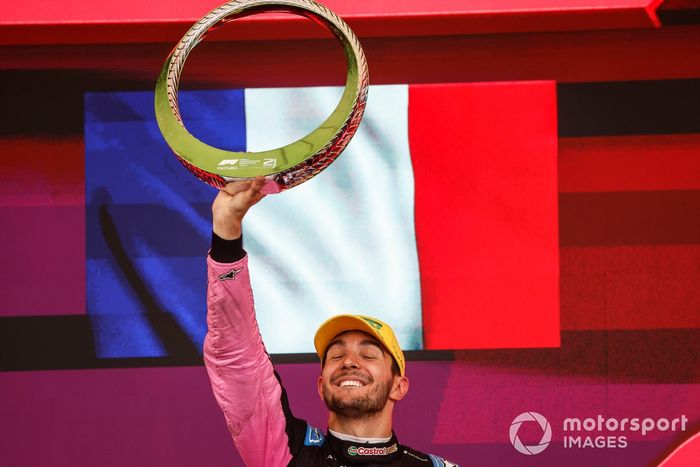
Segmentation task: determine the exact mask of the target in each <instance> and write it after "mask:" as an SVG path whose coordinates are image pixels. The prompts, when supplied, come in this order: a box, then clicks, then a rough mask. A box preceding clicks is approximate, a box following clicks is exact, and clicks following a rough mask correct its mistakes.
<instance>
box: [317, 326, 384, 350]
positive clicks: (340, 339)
mask: <svg viewBox="0 0 700 467" xmlns="http://www.w3.org/2000/svg"><path fill="white" fill-rule="evenodd" d="M352 335H358V336H359V337H360V338H361V339H362V340H363V342H362V343H367V344H374V345H378V346H379V347H380V348H382V349H384V346H383V345H382V343H381V342H379V339H377V338H376V337H374V336H373V335H371V334H368V333H366V332H364V331H358V330H354V329H353V330H350V331H343V332H341V333H340V334H338V335H337V336H335V337H334V338H333V339H331V342H330V343H329V344H328V348H330V347H331V346H332V345H345V344H346V342H347V341H348V340H349V339H351V338H352Z"/></svg>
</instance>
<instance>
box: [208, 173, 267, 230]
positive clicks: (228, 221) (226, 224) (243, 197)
mask: <svg viewBox="0 0 700 467" xmlns="http://www.w3.org/2000/svg"><path fill="white" fill-rule="evenodd" d="M264 184H265V177H257V178H255V179H254V180H245V181H240V182H231V183H229V184H227V185H226V186H225V187H224V188H223V189H222V190H221V191H219V194H218V195H216V198H215V199H214V204H212V206H211V211H212V215H213V219H214V226H213V229H214V233H215V234H216V235H218V236H219V237H221V238H223V239H224V240H235V239H236V238H238V237H240V236H241V223H242V222H243V216H245V213H246V212H248V209H250V207H251V206H253V205H254V204H255V203H257V202H258V201H260V200H261V199H263V198H264V197H265V195H264V194H262V193H260V189H261V188H262V187H263V185H264Z"/></svg>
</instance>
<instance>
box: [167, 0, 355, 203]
mask: <svg viewBox="0 0 700 467" xmlns="http://www.w3.org/2000/svg"><path fill="white" fill-rule="evenodd" d="M267 11H284V12H288V13H293V14H297V15H301V16H306V17H308V18H310V19H312V20H314V21H315V22H317V23H320V24H322V25H324V26H325V27H327V28H328V29H329V30H330V31H331V32H332V33H333V35H335V37H336V38H337V39H338V40H339V41H340V43H341V44H342V46H343V49H344V51H345V58H346V61H347V79H346V82H345V90H344V92H343V95H342V97H341V98H340V102H339V103H338V105H337V106H336V108H335V110H333V112H332V113H331V115H330V116H329V117H328V118H327V119H326V120H325V121H324V122H323V123H322V124H321V125H320V126H319V127H318V128H317V129H315V130H314V131H312V132H311V133H309V134H308V135H306V136H304V137H303V138H301V139H300V140H298V141H294V142H293V143H291V144H288V145H287V146H284V147H281V148H277V149H271V150H269V151H261V152H234V151H226V150H224V149H219V148H216V147H213V146H209V145H207V144H206V143H204V142H202V141H200V140H198V139H197V138H195V137H194V136H192V135H191V134H190V133H189V132H188V131H187V128H185V125H184V123H183V121H182V117H181V116H180V109H179V104H178V86H179V82H180V76H181V74H182V69H183V67H184V65H185V60H186V59H187V56H188V55H189V53H190V52H191V51H192V49H193V48H194V47H195V46H196V45H197V44H198V43H199V42H201V40H202V39H203V38H204V36H205V35H206V34H207V32H209V31H211V30H212V29H213V28H214V27H216V26H217V25H219V24H221V23H223V22H228V21H231V20H232V19H234V18H237V17H241V16H248V15H251V14H256V13H261V12H267ZM368 83H369V77H368V71H367V62H366V60H365V55H364V52H363V51H362V47H360V42H359V41H358V39H357V37H356V36H355V34H353V32H352V31H351V30H350V28H349V27H348V25H347V24H345V22H344V21H343V20H342V19H340V18H339V17H338V16H337V15H336V14H335V13H333V12H332V11H330V10H329V9H328V8H326V7H324V6H323V5H320V4H318V3H316V2H314V1H312V0H236V1H232V2H228V3H225V4H223V5H221V6H220V7H218V8H216V9H215V10H213V11H211V12H210V13H209V14H207V15H206V16H205V17H204V18H202V19H200V20H199V21H197V23H195V25H194V26H192V27H191V28H190V30H189V31H187V34H185V36H184V37H183V38H182V39H181V40H180V42H179V43H178V44H177V45H176V46H175V48H174V49H173V51H172V52H171V53H170V55H169V56H168V58H167V59H166V60H165V64H164V65H163V68H162V70H161V72H160V76H159V77H158V81H157V82H156V92H155V112H156V119H157V121H158V126H159V127H160V131H161V133H162V134H163V137H164V138H165V141H166V142H167V143H168V145H169V146H170V148H171V149H172V150H173V152H174V153H175V155H176V156H177V157H178V159H179V160H180V162H182V164H183V165H184V166H185V167H186V168H187V169H188V170H189V171H190V172H192V173H193V174H194V175H195V176H197V178H199V179H200V180H202V181H204V182H206V183H208V184H210V185H212V186H214V187H217V188H222V187H223V186H224V185H226V183H228V182H231V181H236V180H245V179H250V178H254V177H257V176H264V177H265V178H266V179H267V181H266V183H265V186H264V187H263V190H262V191H263V192H264V193H279V192H280V191H283V190H286V189H288V188H292V187H294V186H296V185H299V184H300V183H303V182H305V181H306V180H308V179H310V178H311V177H313V176H314V175H316V174H318V173H319V172H321V171H322V170H323V169H325V168H326V167H328V165H330V164H331V162H333V161H334V160H335V159H336V158H337V157H338V156H339V155H340V153H341V152H342V151H343V149H345V146H346V145H347V144H348V142H349V141H350V139H351V138H352V137H353V135H354V134H355V132H356V131H357V127H358V126H359V124H360V120H361V119H362V114H363V113H364V110H365V105H366V102H367V88H368Z"/></svg>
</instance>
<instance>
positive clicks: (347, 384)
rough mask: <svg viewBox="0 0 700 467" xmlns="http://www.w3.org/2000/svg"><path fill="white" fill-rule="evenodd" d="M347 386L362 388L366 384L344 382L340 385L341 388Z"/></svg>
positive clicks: (350, 381)
mask: <svg viewBox="0 0 700 467" xmlns="http://www.w3.org/2000/svg"><path fill="white" fill-rule="evenodd" d="M346 386H354V387H357V388H361V387H362V386H364V384H362V383H361V382H359V381H354V380H348V381H343V382H342V383H340V387H341V388H344V387H346Z"/></svg>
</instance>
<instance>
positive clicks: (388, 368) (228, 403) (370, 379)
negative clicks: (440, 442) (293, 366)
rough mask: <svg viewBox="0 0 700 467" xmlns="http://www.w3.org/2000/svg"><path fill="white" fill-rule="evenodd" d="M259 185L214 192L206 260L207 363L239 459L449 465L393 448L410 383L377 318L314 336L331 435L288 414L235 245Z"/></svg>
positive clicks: (350, 320) (339, 322)
mask: <svg viewBox="0 0 700 467" xmlns="http://www.w3.org/2000/svg"><path fill="white" fill-rule="evenodd" d="M263 183H264V180H263V179H262V178H258V179H256V180H253V181H246V182H236V183H230V184H228V185H227V186H226V188H225V189H224V190H221V191H220V192H219V194H218V195H217V197H216V199H215V200H214V204H213V205H212V213H213V234H212V248H211V251H210V254H209V258H208V259H207V264H208V289H207V306H208V312H207V325H208V332H207V336H206V339H205V341H204V362H205V364H206V367H207V372H208V373H209V377H210V379H211V385H212V389H213V391H214V395H215V397H216V400H217V402H218V403H219V406H220V407H221V409H222V410H223V412H224V416H225V418H226V422H227V425H228V428H229V431H230V432H231V435H232V437H233V441H234V443H235V445H236V447H237V449H238V452H239V453H240V455H241V457H242V458H243V460H244V461H245V462H246V464H247V465H249V466H260V467H277V466H286V465H290V466H303V467H315V466H319V467H321V466H324V467H325V466H328V467H340V466H345V465H354V466H358V465H365V466H373V465H382V466H384V465H386V466H423V467H433V466H454V465H456V464H453V463H451V462H449V461H446V460H444V459H442V458H440V457H437V456H433V455H429V454H423V453H421V452H418V451H415V450H413V449H411V448H409V447H407V446H404V445H402V444H400V443H399V442H398V440H397V438H396V435H395V434H394V432H393V430H392V415H393V411H394V408H395V406H396V403H397V402H398V401H400V400H401V399H403V397H404V396H405V395H406V393H407V392H408V387H409V383H408V378H407V377H406V375H405V370H406V366H405V360H404V355H403V352H402V351H401V348H400V346H399V343H398V341H397V340H396V337H395V335H394V332H393V330H392V329H391V327H390V326H389V325H388V324H386V323H384V322H382V321H380V320H379V319H377V318H372V317H369V316H360V315H338V316H335V317H333V318H331V319H329V320H328V321H326V322H325V323H323V324H322V325H321V326H320V327H319V329H318V331H317V332H316V336H315V338H314V345H315V347H316V351H317V352H318V355H319V358H320V359H321V362H322V366H321V375H320V376H319V378H318V393H319V396H320V397H321V399H322V400H323V401H324V402H325V404H326V406H327V407H328V410H329V414H328V432H327V433H325V434H324V433H323V432H322V431H321V430H319V429H318V428H314V427H311V426H310V425H309V424H308V423H306V422H305V421H304V420H302V419H299V418H296V417H295V416H294V415H293V414H292V411H291V410H290V408H289V403H288V401H287V395H286V392H285V390H284V388H283V386H282V383H281V380H280V378H279V375H278V374H277V373H276V372H275V371H274V369H273V367H272V363H271V362H270V358H269V356H268V354H267V352H266V350H265V347H264V344H263V342H262V337H261V336H260V332H259V330H258V324H257V321H256V317H255V309H254V304H253V294H252V291H251V287H250V277H249V274H248V258H247V256H246V253H245V251H244V250H243V246H242V238H241V224H242V221H243V217H244V216H245V214H246V212H247V211H248V209H250V207H251V206H253V205H254V204H256V203H257V202H258V201H260V200H261V199H262V198H263V197H264V195H263V194H261V193H260V189H261V188H262V186H263Z"/></svg>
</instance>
